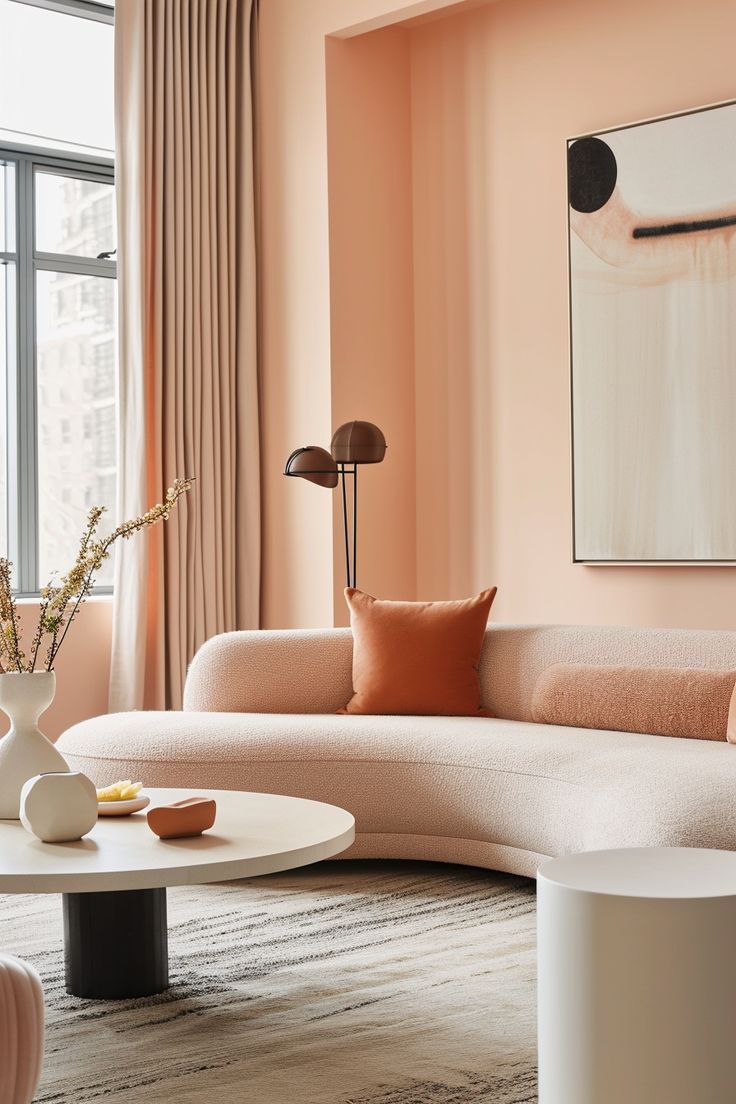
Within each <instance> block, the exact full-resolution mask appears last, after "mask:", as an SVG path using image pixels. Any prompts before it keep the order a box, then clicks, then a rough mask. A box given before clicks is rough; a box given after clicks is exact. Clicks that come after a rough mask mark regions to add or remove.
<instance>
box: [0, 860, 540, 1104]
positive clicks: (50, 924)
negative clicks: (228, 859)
mask: <svg viewBox="0 0 736 1104" xmlns="http://www.w3.org/2000/svg"><path fill="white" fill-rule="evenodd" d="M534 909H535V901H534V886H533V883H531V882H529V881H527V880H526V879H524V878H517V877H512V876H510V875H504V874H495V873H489V872H486V871H481V870H474V869H470V868H465V867H453V866H444V865H440V864H437V865H435V864H427V863H398V862H394V863H388V862H386V863H383V862H382V863H378V862H343V863H323V864H321V865H318V866H314V867H308V868H306V869H304V870H299V871H293V872H290V873H287V874H279V875H272V876H270V877H267V878H254V879H250V880H246V881H240V882H231V883H227V884H223V885H216V886H199V887H193V888H190V887H187V888H181V889H172V890H169V928H170V957H171V980H172V986H171V989H170V990H168V991H167V992H166V993H165V994H162V995H161V996H159V997H153V998H143V999H139V1000H129V1001H119V1002H117V1001H116V1002H98V1001H84V1000H79V999H77V998H75V997H70V996H68V995H67V994H66V992H65V990H64V979H63V954H62V927H61V902H60V898H58V897H56V896H53V897H44V896H36V897H32V896H27V897H25V896H24V897H20V896H18V897H13V896H10V895H6V896H0V948H2V949H3V950H4V951H7V952H9V953H11V954H17V955H20V956H22V957H23V958H26V959H27V960H28V961H29V962H31V963H33V965H34V966H36V968H37V969H38V970H39V972H40V974H41V977H42V979H43V982H44V988H45V991H46V1000H47V1006H48V1007H47V1046H46V1066H45V1072H44V1077H43V1081H42V1083H41V1087H40V1089H39V1093H38V1095H37V1097H36V1100H37V1102H39V1104H66V1102H72V1101H73V1102H74V1104H91V1102H98V1101H118V1100H119V1101H121V1102H122V1101H123V1100H125V1101H130V1102H134V1104H144V1102H145V1101H151V1102H152V1104H190V1102H191V1104H194V1102H197V1104H210V1102H212V1104H481V1102H483V1104H486V1102H489V1104H490V1102H492V1104H532V1102H535V1101H536V1100H537V1090H536V1070H535V1022H534V1017H535V1004H534V970H535V963H534Z"/></svg>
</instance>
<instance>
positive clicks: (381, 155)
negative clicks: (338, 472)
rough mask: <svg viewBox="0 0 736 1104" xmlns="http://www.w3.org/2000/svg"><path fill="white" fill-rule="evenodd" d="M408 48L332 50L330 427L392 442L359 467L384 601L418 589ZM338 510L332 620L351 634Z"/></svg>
mask: <svg viewBox="0 0 736 1104" xmlns="http://www.w3.org/2000/svg"><path fill="white" fill-rule="evenodd" d="M409 43H410V36H409V34H408V33H407V32H406V31H405V30H403V29H400V28H395V27H389V28H387V29H386V30H382V31H378V32H375V33H373V34H367V35H360V36H359V37H357V38H353V39H347V40H344V39H336V38H328V40H327V44H326V45H327V56H326V61H327V135H328V178H329V184H328V194H329V240H330V289H331V294H330V314H331V349H330V360H331V367H332V371H331V405H332V421H333V425H335V426H336V425H339V424H341V423H343V422H346V421H349V420H350V419H352V418H364V419H367V420H368V421H371V422H375V423H376V425H379V426H380V427H381V429H382V430H383V432H384V433H385V434H386V439H387V441H388V451H387V454H386V459H385V460H384V461H383V463H381V464H379V465H375V466H366V467H362V468H360V469H359V484H358V489H359V492H360V493H359V511H358V518H359V527H358V529H359V531H358V553H359V556H358V563H357V569H358V576H357V577H358V582H359V585H360V586H361V587H364V588H365V589H367V590H369V591H371V592H373V593H375V594H382V595H384V596H385V597H387V598H390V597H397V598H398V597H404V598H413V597H414V593H415V589H416V540H415V528H414V526H415V495H416V472H415V450H416V443H415V435H414V403H415V387H414V324H413V319H414V284H413V267H414V264H413V248H412V189H411V97H410V79H409V78H410V67H409V61H410V54H409ZM348 482H350V481H348ZM332 501H333V537H334V544H333V548H334V567H335V572H334V574H335V580H334V587H335V591H334V619H335V623H336V624H347V623H348V621H349V618H348V611H347V607H346V604H345V600H344V596H343V588H344V586H345V573H344V568H343V564H344V558H345V553H344V530H343V524H342V506H341V500H340V496H339V494H334V495H333V498H332Z"/></svg>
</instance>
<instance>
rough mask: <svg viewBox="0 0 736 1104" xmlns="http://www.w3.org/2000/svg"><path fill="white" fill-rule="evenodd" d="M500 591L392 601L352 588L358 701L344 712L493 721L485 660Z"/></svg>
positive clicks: (355, 695) (350, 603)
mask: <svg viewBox="0 0 736 1104" xmlns="http://www.w3.org/2000/svg"><path fill="white" fill-rule="evenodd" d="M495 596H496V587H492V588H491V589H490V590H484V591H483V592H482V593H481V594H479V595H478V597H477V598H467V599H465V600H464V601H461V602H386V601H382V600H381V599H379V598H374V597H373V596H372V595H370V594H364V593H363V591H362V590H355V588H354V587H347V589H346V590H345V598H346V600H347V603H348V606H349V607H350V624H351V626H352V630H353V691H354V692H353V697H352V698H351V700H350V701H349V702H348V704H347V705H346V706H345V708H344V709H341V710H340V712H341V713H369V714H372V713H390V714H411V715H414V716H429V715H431V716H444V717H490V716H491V714H490V713H489V712H488V710H486V709H483V707H482V705H481V700H480V683H479V681H478V661H479V659H480V650H481V647H482V646H483V638H484V635H485V631H486V624H487V622H488V614H489V613H490V610H491V604H492V602H493V599H494V598H495Z"/></svg>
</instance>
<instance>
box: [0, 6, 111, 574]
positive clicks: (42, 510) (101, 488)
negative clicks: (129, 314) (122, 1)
mask: <svg viewBox="0 0 736 1104" xmlns="http://www.w3.org/2000/svg"><path fill="white" fill-rule="evenodd" d="M44 4H45V5H47V6H43V5H44ZM111 14H112V10H111V8H110V7H108V6H105V5H103V4H101V3H99V2H92V0H89V2H88V0H53V2H51V0H41V6H34V3H33V2H29V0H23V2H21V3H18V2H16V0H0V40H2V41H3V42H4V43H5V44H7V43H10V44H11V45H12V49H10V50H8V51H7V54H6V56H5V58H4V66H3V68H2V69H0V549H2V550H3V551H4V550H5V549H7V550H8V554H9V556H10V558H11V559H12V560H13V563H14V579H15V584H16V587H17V589H18V591H19V592H20V593H21V594H33V593H36V592H37V591H38V589H39V586H41V585H43V584H45V583H46V582H47V581H48V580H49V578H50V577H51V575H52V573H53V572H57V573H63V572H64V571H65V570H66V569H67V568H68V567H69V566H70V565H71V563H72V561H73V559H74V557H75V555H76V551H77V547H78V543H79V538H80V534H81V532H82V528H83V525H84V521H85V517H86V514H87V511H88V510H89V507H90V506H91V505H93V504H99V505H104V506H107V507H108V510H109V514H108V520H109V523H112V522H114V520H115V518H114V509H115V495H116V442H115V433H116V421H117V419H116V389H117V383H116V363H115V348H116V341H115V331H116V290H115V289H116V281H115V276H116V267H115V260H114V251H115V248H116V242H115V201H114V182H113V165H112V158H111V153H112V151H111V149H110V147H111V145H112V80H113V59H112V26H111ZM80 16H83V17H81V18H80ZM24 43H28V47H25V46H24ZM47 49H48V53H49V57H48V58H46V59H45V60H46V62H47V63H48V64H45V63H44V64H45V67H44V68H43V70H42V71H43V72H44V79H43V81H39V80H38V71H39V67H41V62H42V61H44V58H45V55H44V57H43V58H42V57H40V56H39V51H40V53H41V54H43V52H44V51H45V50H47ZM31 54H33V56H34V59H35V60H34V65H33V66H29V65H25V69H26V70H27V72H25V71H23V67H22V66H20V65H19V64H17V62H16V60H15V59H17V58H18V57H25V58H26V59H27V58H28V57H29V56H31ZM59 64H62V65H63V74H64V75H63V79H62V78H61V77H60V78H59V81H57V80H55V79H54V77H53V72H54V70H53V65H57V66H58V65H59ZM34 69H35V75H34V72H33V71H34ZM13 81H15V82H16V83H15V87H14V88H13V89H12V93H8V92H7V88H8V87H9V86H10V85H9V84H8V82H10V84H12V83H13ZM59 82H60V83H59ZM4 86H5V87H4ZM50 88H54V90H55V91H54V95H53V96H49V95H48V90H49V89H50ZM92 89H93V90H94V94H91V90H92ZM57 93H58V94H57ZM60 101H63V103H62V104H61V106H60ZM111 583H112V562H111V561H108V562H107V563H106V564H105V565H104V567H103V570H102V571H101V572H100V573H99V575H98V585H99V586H101V587H109V586H110V585H111Z"/></svg>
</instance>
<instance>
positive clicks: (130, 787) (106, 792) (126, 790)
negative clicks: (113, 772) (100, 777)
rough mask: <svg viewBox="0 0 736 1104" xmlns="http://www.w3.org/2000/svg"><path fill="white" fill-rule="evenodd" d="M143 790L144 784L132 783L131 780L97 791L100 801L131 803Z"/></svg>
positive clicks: (127, 779) (115, 783)
mask: <svg viewBox="0 0 736 1104" xmlns="http://www.w3.org/2000/svg"><path fill="white" fill-rule="evenodd" d="M142 788H143V783H142V782H131V780H130V779H129V778H126V779H124V780H123V781H122V782H114V783H113V785H112V786H104V787H103V788H102V789H99V790H98V791H97V800H98V801H130V800H131V798H133V797H135V796H136V794H138V793H139V792H140V790H141V789H142Z"/></svg>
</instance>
